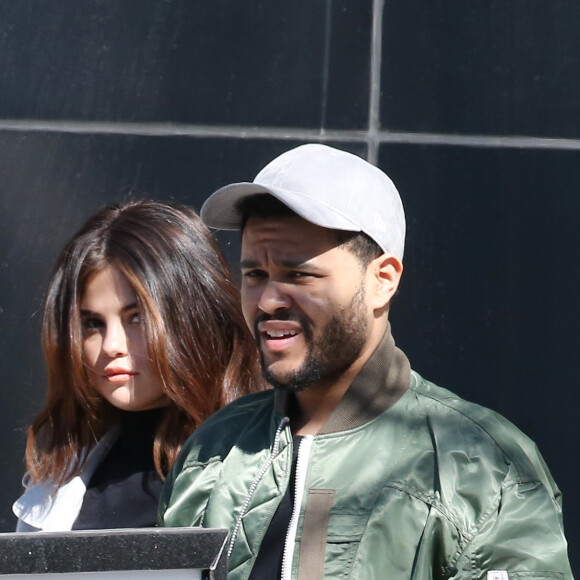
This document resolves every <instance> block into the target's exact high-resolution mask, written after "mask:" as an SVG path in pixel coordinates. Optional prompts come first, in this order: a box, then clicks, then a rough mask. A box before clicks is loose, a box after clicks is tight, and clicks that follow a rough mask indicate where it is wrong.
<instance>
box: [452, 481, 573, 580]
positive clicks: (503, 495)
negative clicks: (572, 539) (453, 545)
mask: <svg viewBox="0 0 580 580" xmlns="http://www.w3.org/2000/svg"><path fill="white" fill-rule="evenodd" d="M510 475H512V477H510ZM540 479H542V478H538V479H532V478H530V479H527V480H522V479H521V478H516V477H513V474H508V477H507V478H506V480H505V482H504V484H503V486H502V488H501V492H500V494H499V495H498V497H497V498H495V499H494V501H493V502H492V504H491V505H490V507H489V509H488V510H486V512H485V514H484V515H483V516H482V518H481V519H480V521H479V522H478V524H477V526H476V531H475V533H474V535H473V537H472V538H471V540H470V541H469V542H468V544H467V546H466V547H465V548H464V549H463V550H462V552H461V554H460V555H459V558H458V560H457V575H456V576H455V578H457V579H458V580H459V579H467V578H469V579H470V580H471V579H474V578H483V579H485V580H496V579H498V580H508V579H509V578H518V579H521V578H535V579H544V578H552V579H554V578H557V579H566V580H568V579H570V580H571V579H572V578H573V576H572V571H571V568H570V563H569V560H568V555H567V544H566V539H565V537H564V531H563V524H562V509H561V501H560V499H561V498H560V493H559V491H558V490H557V488H556V489H555V491H553V490H552V489H548V488H547V487H546V485H545V483H544V482H545V480H544V482H542V481H540Z"/></svg>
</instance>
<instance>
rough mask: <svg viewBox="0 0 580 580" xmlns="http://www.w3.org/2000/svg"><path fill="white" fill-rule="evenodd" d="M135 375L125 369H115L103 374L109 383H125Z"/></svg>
mask: <svg viewBox="0 0 580 580" xmlns="http://www.w3.org/2000/svg"><path fill="white" fill-rule="evenodd" d="M136 374H137V373H136V372H133V371H129V370H126V369H115V370H110V371H106V372H105V378H106V379H107V380H108V381H109V382H111V383H126V382H127V381H128V380H130V379H131V378H132V377H134V376H135V375H136Z"/></svg>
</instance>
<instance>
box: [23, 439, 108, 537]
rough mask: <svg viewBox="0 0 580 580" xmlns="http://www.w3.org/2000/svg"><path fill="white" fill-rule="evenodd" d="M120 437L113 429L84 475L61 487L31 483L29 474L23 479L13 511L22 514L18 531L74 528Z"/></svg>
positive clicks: (88, 462)
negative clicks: (99, 471)
mask: <svg viewBox="0 0 580 580" xmlns="http://www.w3.org/2000/svg"><path fill="white" fill-rule="evenodd" d="M118 436H119V431H118V429H113V430H111V431H109V432H108V433H107V434H106V435H105V436H104V437H103V438H102V439H101V440H100V441H99V442H98V443H97V444H96V445H95V446H94V447H93V449H91V451H90V453H89V454H88V456H87V460H86V462H85V464H84V466H83V469H82V471H81V473H80V475H77V476H75V477H73V478H72V479H70V480H69V481H67V482H66V483H65V484H64V485H62V486H61V487H60V488H58V489H56V488H55V485H54V483H51V482H40V483H36V484H30V483H29V477H28V474H26V475H25V476H24V478H23V480H22V484H23V485H24V487H25V492H24V493H23V494H22V495H21V496H20V497H19V498H18V499H17V500H16V501H15V502H14V504H13V505H12V511H13V512H14V514H15V515H16V516H17V517H18V524H17V526H16V531H17V532H27V531H38V530H42V531H45V532H65V531H68V530H71V529H72V526H73V524H74V522H75V521H76V519H77V517H78V515H79V512H80V510H81V507H82V505H83V500H84V497H85V492H86V490H87V485H88V482H89V481H90V479H91V477H92V475H93V473H94V472H95V470H96V469H97V467H98V466H99V465H100V463H101V461H102V460H103V459H104V458H105V456H106V455H107V453H108V452H109V450H110V449H111V447H112V446H113V444H114V443H115V441H116V440H117V438H118Z"/></svg>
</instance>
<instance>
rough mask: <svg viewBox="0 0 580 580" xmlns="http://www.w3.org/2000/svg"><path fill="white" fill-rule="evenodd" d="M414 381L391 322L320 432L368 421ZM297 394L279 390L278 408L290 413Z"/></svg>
mask: <svg viewBox="0 0 580 580" xmlns="http://www.w3.org/2000/svg"><path fill="white" fill-rule="evenodd" d="M410 383H411V365H410V364H409V360H408V359H407V357H406V356H405V354H404V353H403V351H401V350H400V349H399V348H397V347H396V346H395V341H394V339H393V336H392V335H391V327H390V324H389V325H388V326H387V329H386V331H385V335H384V336H383V339H382V340H381V342H380V344H379V346H378V347H377V348H376V350H375V352H374V353H373V354H372V355H371V357H370V359H369V360H368V361H367V363H366V364H365V365H364V367H363V368H362V369H361V371H360V373H359V374H358V375H357V376H356V377H355V379H354V381H353V382H352V384H351V385H350V387H349V388H348V390H347V391H346V393H345V394H344V396H343V397H342V400H341V401H340V403H339V404H338V405H337V406H336V408H335V409H334V411H333V412H332V414H331V415H330V417H329V418H328V421H327V422H326V423H325V424H324V426H323V427H322V429H321V430H320V431H319V434H321V435H322V434H327V433H336V432H339V431H346V430H348V429H354V428H355V427H359V426H361V425H364V424H365V423H368V422H369V421H371V420H372V419H374V418H375V417H378V416H379V415H380V414H381V413H383V412H384V411H386V410H387V409H388V408H389V407H391V406H392V405H393V404H394V403H396V402H397V401H398V400H399V399H400V398H401V396H402V395H403V393H404V392H405V391H406V390H407V389H408V387H409V385H410ZM294 399H295V398H294V395H293V394H291V393H287V392H285V391H280V390H277V391H276V392H275V395H274V406H275V410H276V411H277V412H278V413H279V414H281V415H291V414H292V410H293V407H294V408H295V405H296V404H297V403H296V401H295V400H294Z"/></svg>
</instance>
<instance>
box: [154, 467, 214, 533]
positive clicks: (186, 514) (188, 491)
mask: <svg viewBox="0 0 580 580" xmlns="http://www.w3.org/2000/svg"><path fill="white" fill-rule="evenodd" d="M220 467H221V462H220V461H219V460H218V459H217V458H215V459H212V460H210V461H207V462H200V461H197V460H193V459H188V460H186V461H185V462H184V463H183V465H180V464H179V463H176V465H175V466H174V467H173V469H172V471H171V472H170V474H169V475H168V477H167V479H166V480H165V483H164V485H163V491H162V492H161V497H160V500H159V513H158V523H159V525H160V526H164V527H180V526H186V527H190V526H203V524H204V516H205V510H206V507H207V504H208V501H209V498H210V495H211V492H212V490H213V488H214V486H215V482H216V480H217V478H218V476H219V471H220Z"/></svg>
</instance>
